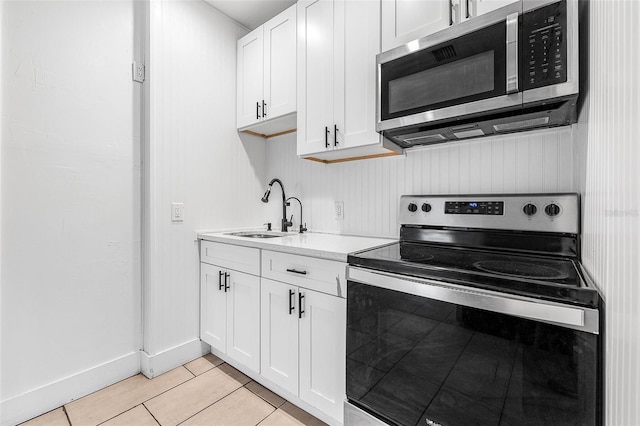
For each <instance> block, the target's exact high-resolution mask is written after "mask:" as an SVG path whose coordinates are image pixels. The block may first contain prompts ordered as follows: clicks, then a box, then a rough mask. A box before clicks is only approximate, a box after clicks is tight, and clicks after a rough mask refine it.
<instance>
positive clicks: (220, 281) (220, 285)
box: [218, 271, 224, 290]
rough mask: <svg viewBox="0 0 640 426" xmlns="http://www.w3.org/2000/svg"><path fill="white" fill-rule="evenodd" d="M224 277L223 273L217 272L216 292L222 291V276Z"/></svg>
mask: <svg viewBox="0 0 640 426" xmlns="http://www.w3.org/2000/svg"><path fill="white" fill-rule="evenodd" d="M223 275H224V272H222V271H219V272H218V290H222V276H223Z"/></svg>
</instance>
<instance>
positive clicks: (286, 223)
mask: <svg viewBox="0 0 640 426" xmlns="http://www.w3.org/2000/svg"><path fill="white" fill-rule="evenodd" d="M276 182H277V183H278V184H279V185H280V189H282V228H281V229H282V232H287V230H288V229H289V227H290V226H291V225H293V224H292V223H291V222H289V221H288V220H287V201H286V196H285V195H284V186H283V185H282V182H281V181H280V179H271V182H269V187H268V188H267V190H266V191H265V193H264V195H263V196H262V202H263V203H268V202H269V195H271V187H272V186H273V184H274V183H276Z"/></svg>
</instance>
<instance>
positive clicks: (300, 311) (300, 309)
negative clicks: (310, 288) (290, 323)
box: [298, 293, 304, 318]
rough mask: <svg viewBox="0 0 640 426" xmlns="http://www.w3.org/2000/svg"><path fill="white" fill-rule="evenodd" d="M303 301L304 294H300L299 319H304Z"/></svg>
mask: <svg viewBox="0 0 640 426" xmlns="http://www.w3.org/2000/svg"><path fill="white" fill-rule="evenodd" d="M302 299H304V294H302V293H298V318H302V314H304V309H302Z"/></svg>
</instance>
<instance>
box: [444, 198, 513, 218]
mask: <svg viewBox="0 0 640 426" xmlns="http://www.w3.org/2000/svg"><path fill="white" fill-rule="evenodd" d="M444 212H445V214H486V215H503V214H504V201H446V202H445V203H444Z"/></svg>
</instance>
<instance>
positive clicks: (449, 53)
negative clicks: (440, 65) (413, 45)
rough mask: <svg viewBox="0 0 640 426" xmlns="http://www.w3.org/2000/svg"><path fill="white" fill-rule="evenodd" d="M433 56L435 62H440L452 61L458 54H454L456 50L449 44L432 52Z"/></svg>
mask: <svg viewBox="0 0 640 426" xmlns="http://www.w3.org/2000/svg"><path fill="white" fill-rule="evenodd" d="M433 56H434V58H436V61H438V62H442V61H446V60H449V59H453V58H455V57H456V56H458V54H457V53H456V49H455V48H454V47H453V45H452V44H449V45H447V46H443V47H441V48H440V49H437V50H434V51H433Z"/></svg>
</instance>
